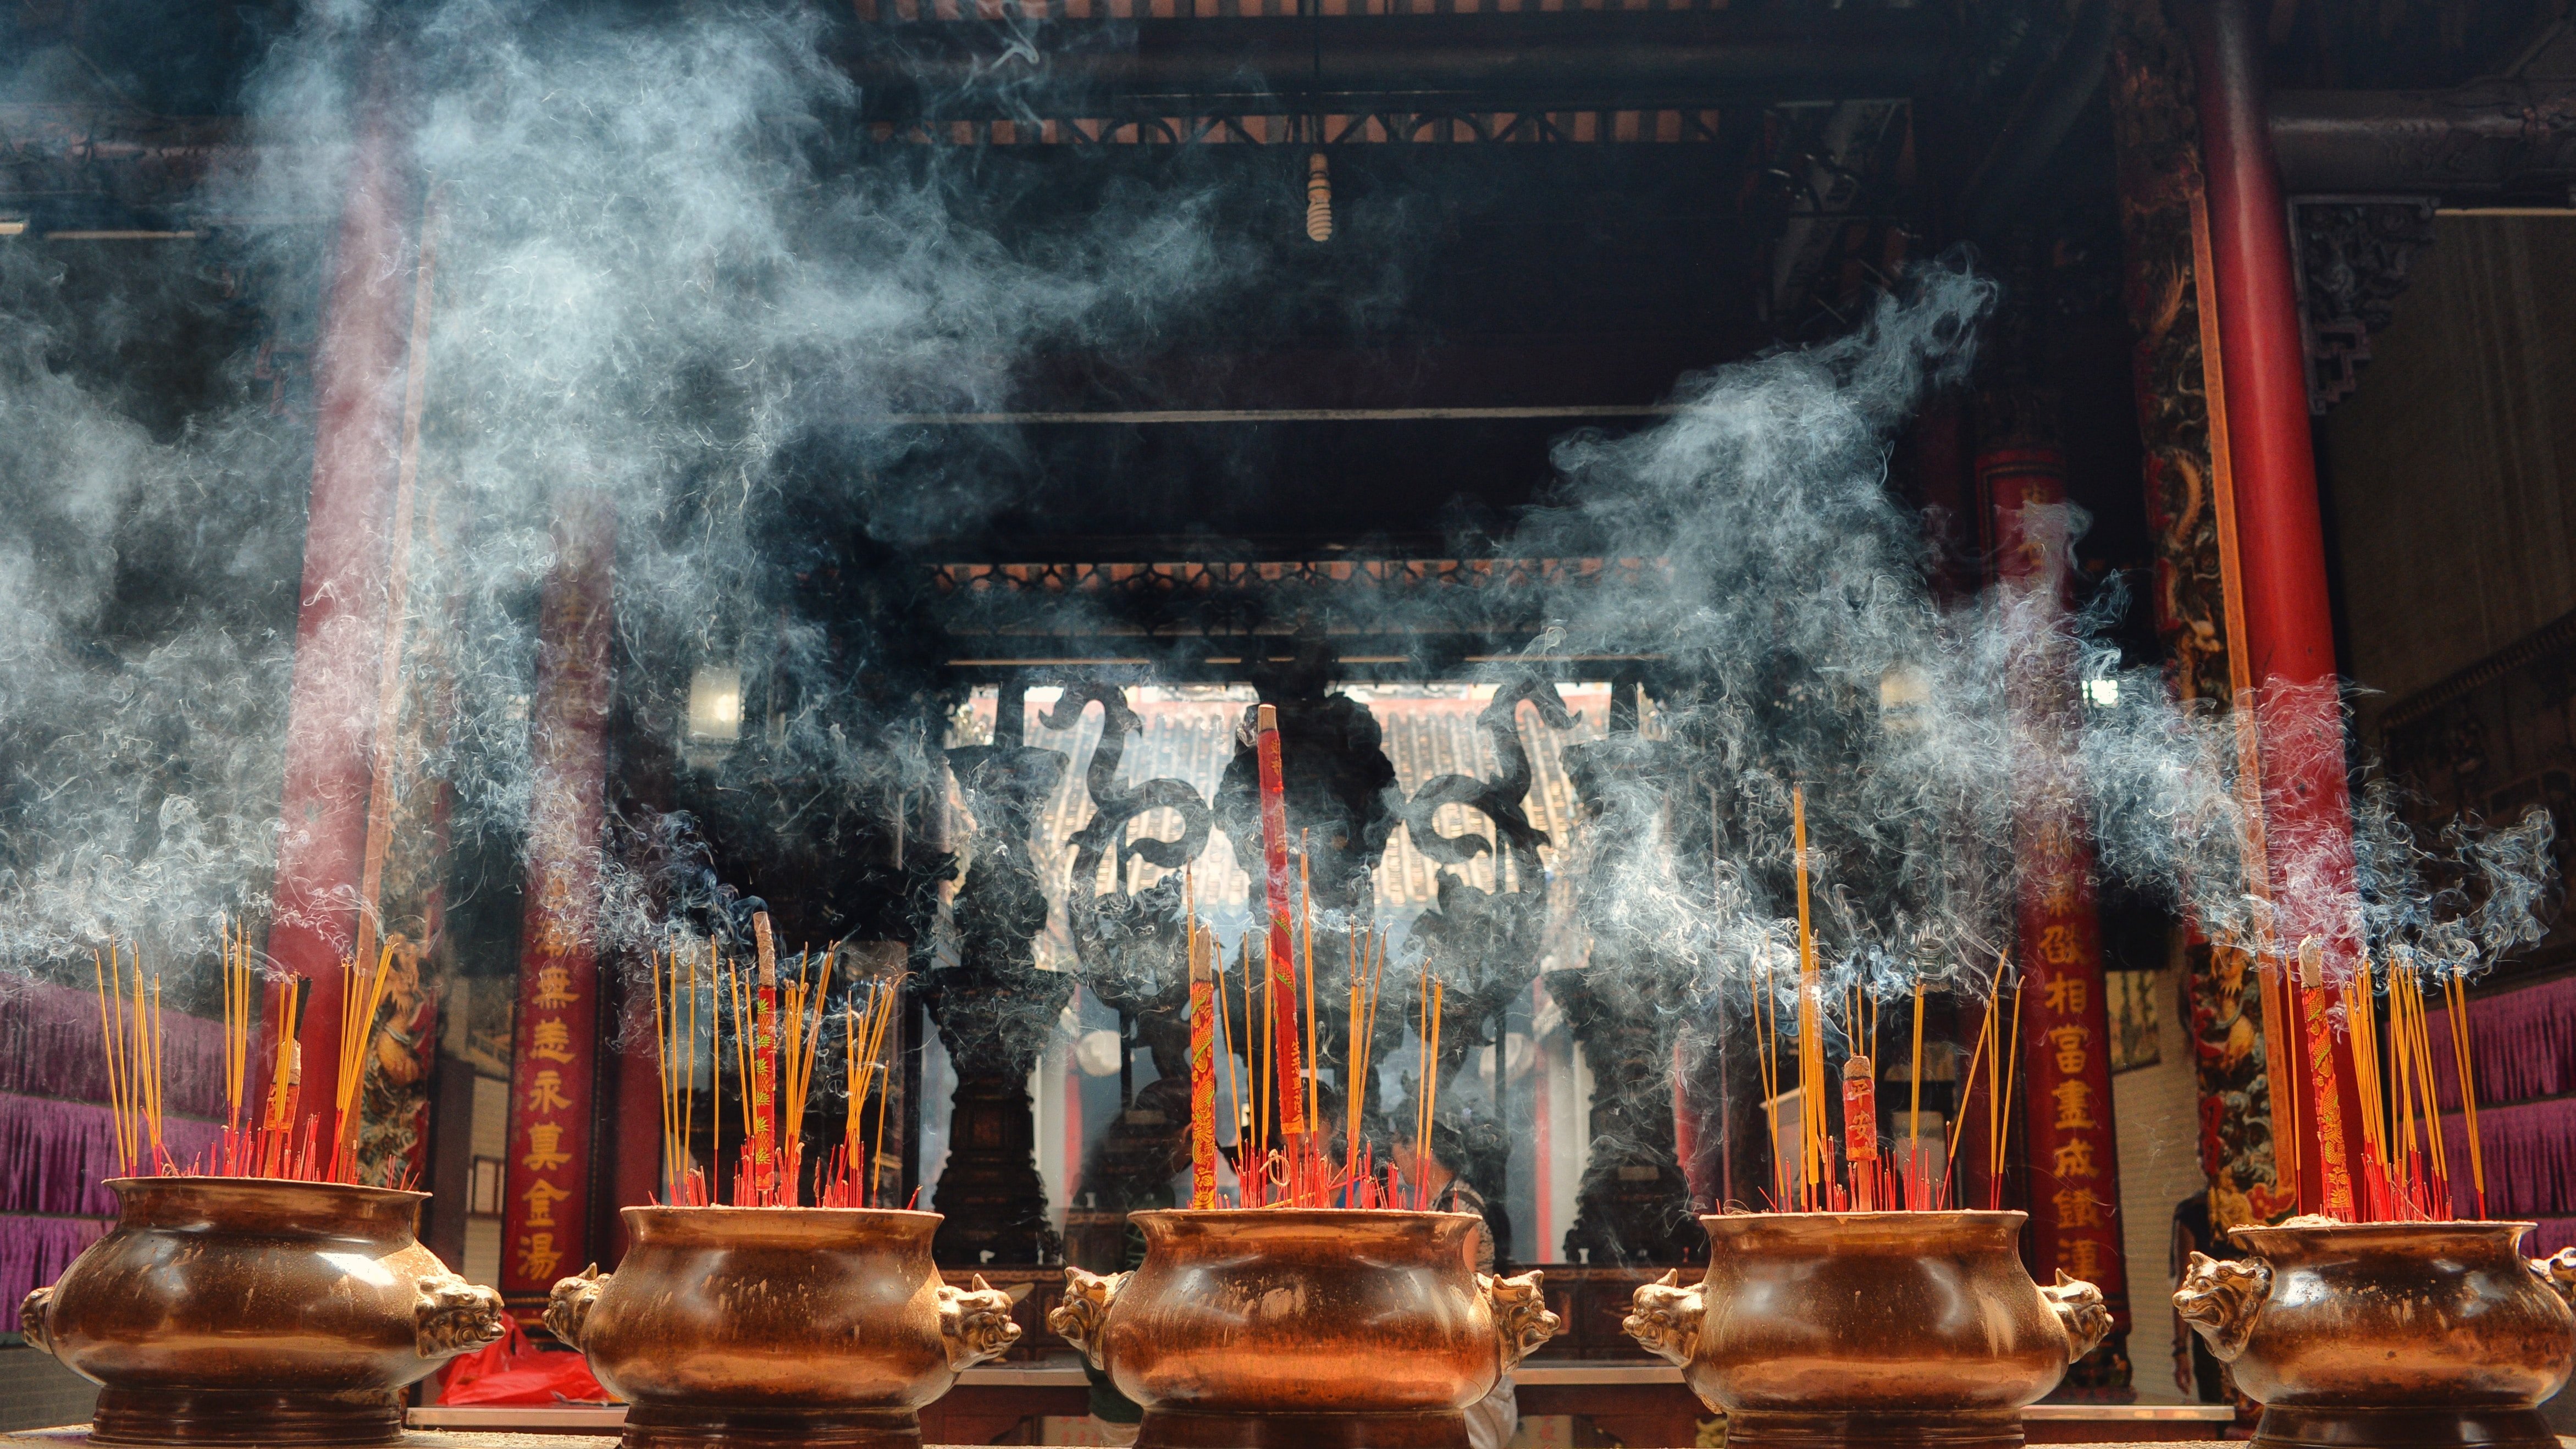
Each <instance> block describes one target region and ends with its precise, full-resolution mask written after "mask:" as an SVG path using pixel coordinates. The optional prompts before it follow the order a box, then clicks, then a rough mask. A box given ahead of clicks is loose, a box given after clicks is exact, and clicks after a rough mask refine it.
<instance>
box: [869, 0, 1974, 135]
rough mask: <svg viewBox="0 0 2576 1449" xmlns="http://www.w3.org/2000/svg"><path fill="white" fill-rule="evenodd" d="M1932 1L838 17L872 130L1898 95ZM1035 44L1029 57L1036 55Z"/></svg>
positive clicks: (1907, 91)
mask: <svg viewBox="0 0 2576 1449" xmlns="http://www.w3.org/2000/svg"><path fill="white" fill-rule="evenodd" d="M1948 40H1949V37H1948V32H1947V29H1946V27H1945V25H1944V23H1943V21H1942V20H1941V18H1940V16H1939V15H1938V14H1937V13H1936V12H1935V11H1934V9H1933V8H1931V7H1922V8H1913V9H1901V10H1897V9H1890V10H1876V9H1867V10H1864V9H1848V10H1813V11H1808V10H1802V11H1795V12H1780V11H1772V12H1758V11H1741V10H1560V11H1528V10H1524V11H1519V12H1516V13H1490V12H1480V13H1476V14H1466V15H1458V14H1450V15H1309V16H1304V17H1267V18H1245V17H1239V16H1236V17H1228V16H1214V17H1207V18H1191V19H1177V18H1175V19H1153V18H1147V19H1134V20H1089V21H1070V20H1068V21H1043V22H1038V23H1036V24H1034V25H1031V24H1025V23H1022V24H1014V25H1010V26H1004V25H1000V24H978V23H968V22H944V21H914V22H905V21H899V20H898V21H890V22H883V23H878V24H866V23H861V22H852V23H850V24H848V25H847V26H845V27H844V28H843V30H842V32H841V35H840V40H839V46H840V53H841V56H842V59H843V62H844V64H846V65H847V66H848V68H849V69H850V71H851V73H852V74H853V75H854V76H855V77H856V78H857V79H858V81H859V83H860V86H861V93H862V97H863V100H862V105H863V108H864V110H865V113H866V115H867V116H868V118H869V119H872V120H891V121H911V120H914V119H917V118H920V117H923V116H936V117H940V118H943V119H944V118H972V117H977V116H1009V117H1019V118H1039V117H1050V116H1052V117H1070V116H1081V117H1098V116H1170V115H1196V116H1217V115H1272V114H1277V113H1280V112H1281V111H1283V110H1285V111H1288V112H1291V113H1318V112H1323V113H1352V112H1368V111H1375V110H1390V109H1392V110H1405V111H1450V112H1454V111H1513V112H1518V111H1530V110H1584V109H1602V108H1617V109H1646V110H1655V109H1665V108H1681V109H1692V108H1700V107H1707V106H1716V105H1725V104H1746V103H1756V104H1759V103H1777V102H1784V101H1800V100H1809V101H1829V100H1845V99H1854V98H1861V97H1902V96H1907V95H1911V94H1913V93H1914V92H1915V91H1917V90H1918V89H1920V88H1921V86H1922V85H1923V84H1924V83H1925V82H1926V81H1927V79H1928V78H1929V77H1931V76H1932V75H1933V73H1934V72H1935V71H1936V70H1937V69H1938V68H1939V66H1940V64H1941V62H1942V59H1943V57H1944V55H1945V53H1946V51H1947V49H1948ZM1032 41H1034V45H1032Z"/></svg>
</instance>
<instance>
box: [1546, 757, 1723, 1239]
mask: <svg viewBox="0 0 2576 1449" xmlns="http://www.w3.org/2000/svg"><path fill="white" fill-rule="evenodd" d="M1632 718H1633V716H1632ZM1565 755H1566V769H1567V772H1568V773H1569V774H1570V775H1571V776H1572V777H1573V782H1574V788H1575V792H1576V794H1577V795H1578V796H1580V797H1581V799H1582V802H1583V806H1584V808H1585V810H1586V811H1587V813H1589V814H1592V815H1593V816H1595V817H1596V818H1598V817H1599V816H1601V815H1602V814H1603V813H1604V812H1606V811H1611V810H1617V809H1639V808H1653V809H1663V808H1666V807H1665V806H1664V805H1663V804H1662V803H1661V802H1663V801H1667V800H1669V799H1671V798H1672V792H1673V791H1674V790H1677V789H1687V788H1689V787H1688V786H1687V785H1686V784H1684V783H1683V782H1684V781H1686V780H1687V778H1688V776H1687V773H1686V771H1685V770H1684V769H1683V760H1682V757H1681V752H1680V751H1679V750H1678V749H1677V748H1676V747H1674V746H1671V745H1669V744H1667V743H1665V742H1663V741H1659V740H1644V739H1639V738H1637V737H1636V736H1635V735H1633V734H1614V735H1613V736H1612V737H1611V738H1609V739H1607V740H1603V741H1600V742H1597V743H1594V744H1588V745H1578V746H1575V747H1573V748H1571V749H1568V750H1567V751H1566V752H1565ZM1648 799H1651V800H1653V801H1655V802H1657V803H1655V804H1653V805H1652V806H1647V805H1645V804H1643V803H1642V802H1644V801H1645V800H1648ZM1633 833H1636V834H1640V835H1642V834H1644V832H1633ZM1577 904H1578V908H1579V909H1583V911H1584V914H1585V915H1586V917H1587V918H1588V924H1589V925H1590V926H1591V927H1592V931H1593V947H1592V960H1591V964H1590V965H1588V966H1586V967H1584V968H1582V969H1579V970H1569V971H1554V972H1550V973H1549V974H1548V975H1547V977H1546V978H1545V984H1546V987H1547V993H1548V995H1549V996H1551V997H1553V998H1555V1000H1556V1003H1557V1005H1558V1006H1559V1007H1561V1008H1562V1009H1563V1010H1564V1012H1565V1019H1566V1025H1567V1027H1568V1028H1569V1029H1570V1030H1571V1031H1572V1032H1573V1035H1574V1039H1575V1041H1576V1042H1578V1043H1580V1044H1581V1045H1582V1047H1583V1055H1584V1059H1585V1061H1586V1062H1587V1063H1588V1064H1589V1065H1590V1067H1591V1068H1592V1082H1593V1088H1592V1118H1591V1121H1590V1122H1589V1123H1588V1124H1586V1131H1587V1132H1588V1133H1589V1136H1590V1139H1591V1142H1590V1153H1589V1155H1588V1158H1587V1160H1586V1161H1585V1163H1584V1168H1583V1180H1582V1182H1581V1183H1580V1184H1579V1185H1578V1186H1577V1187H1576V1189H1575V1214H1574V1226H1573V1227H1572V1228H1570V1229H1568V1230H1567V1231H1566V1235H1565V1255H1566V1257H1568V1258H1569V1259H1573V1260H1575V1261H1577V1262H1581V1261H1586V1260H1587V1259H1588V1260H1589V1261H1590V1262H1593V1263H1596V1264H1626V1263H1685V1262H1690V1261H1692V1260H1694V1259H1698V1258H1702V1257H1704V1256H1705V1255H1706V1253H1707V1250H1708V1239H1707V1236H1706V1235H1705V1234H1703V1233H1702V1232H1701V1231H1700V1229H1699V1224H1698V1223H1697V1222H1696V1221H1695V1220H1694V1219H1693V1218H1692V1216H1691V1204H1690V1179H1689V1178H1688V1177H1687V1176H1686V1175H1685V1174H1684V1173H1683V1171H1682V1167H1681V1161H1680V1158H1679V1157H1678V1155H1677V1147H1676V1142H1675V1138H1674V1127H1673V1086H1672V1083H1673V1042H1674V1038H1675V1034H1676V1025H1677V1023H1679V1022H1680V1021H1681V1020H1682V1019H1683V1009H1684V1007H1685V1006H1686V1004H1687V1003H1688V999H1689V995H1690V987H1691V973H1690V972H1689V971H1688V970H1687V969H1686V968H1684V967H1682V966H1681V965H1679V964H1678V963H1675V962H1671V961H1668V960H1665V959H1664V958H1663V957H1661V956H1660V955H1659V954H1657V953H1656V952H1655V951H1654V949H1653V948H1652V945H1651V943H1648V942H1644V941H1640V940H1636V939H1633V938H1632V936H1631V934H1630V933H1629V932H1627V931H1625V930H1622V929H1621V928H1620V921H1621V917H1620V914H1619V912H1618V910H1617V905H1616V903H1615V902H1609V901H1603V902H1593V901H1589V900H1584V899H1582V898H1580V897H1578V902H1577ZM1595 907H1600V908H1601V909H1595Z"/></svg>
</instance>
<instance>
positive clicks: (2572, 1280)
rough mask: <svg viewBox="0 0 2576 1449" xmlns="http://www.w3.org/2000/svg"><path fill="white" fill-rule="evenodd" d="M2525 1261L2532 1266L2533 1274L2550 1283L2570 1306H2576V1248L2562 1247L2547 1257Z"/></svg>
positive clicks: (2554, 1290) (2552, 1288)
mask: <svg viewBox="0 0 2576 1449" xmlns="http://www.w3.org/2000/svg"><path fill="white" fill-rule="evenodd" d="M2523 1261H2524V1262H2525V1263H2526V1264H2528V1265H2529V1266H2530V1268H2531V1276H2533V1277H2535V1278H2537V1279H2539V1280H2540V1281H2541V1282H2543V1283H2546V1284H2548V1285H2549V1287H2550V1289H2551V1290H2552V1291H2553V1292H2555V1293H2557V1295H2558V1296H2559V1297H2561V1298H2563V1299H2566V1300H2567V1301H2568V1304H2569V1306H2570V1307H2576V1248H2561V1249H2559V1250H2558V1251H2557V1252H2555V1253H2552V1254H2550V1255H2549V1256H2548V1257H2546V1258H2526V1259H2524V1260H2523Z"/></svg>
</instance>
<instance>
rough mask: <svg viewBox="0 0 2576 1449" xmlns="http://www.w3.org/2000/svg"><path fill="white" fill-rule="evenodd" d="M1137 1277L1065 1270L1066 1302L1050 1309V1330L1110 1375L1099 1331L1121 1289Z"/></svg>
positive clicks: (1076, 1269) (1093, 1365)
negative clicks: (1101, 1351) (1102, 1358)
mask: <svg viewBox="0 0 2576 1449" xmlns="http://www.w3.org/2000/svg"><path fill="white" fill-rule="evenodd" d="M1132 1276H1134V1275H1133V1274H1128V1273H1112V1274H1110V1275H1108V1276H1107V1277H1105V1278H1104V1277H1102V1276H1101V1275H1100V1274H1098V1273H1088V1272H1085V1271H1083V1270H1082V1269H1080V1268H1067V1269H1065V1270H1064V1301H1063V1302H1061V1303H1059V1304H1057V1305H1056V1306H1055V1307H1053V1308H1050V1309H1048V1310H1047V1329H1048V1331H1049V1332H1051V1333H1053V1334H1055V1336H1056V1337H1058V1338H1061V1339H1063V1340H1064V1341H1065V1342H1067V1343H1069V1344H1072V1345H1073V1346H1074V1347H1075V1348H1078V1349H1080V1350H1082V1356H1083V1357H1084V1358H1086V1359H1089V1360H1090V1361H1091V1366H1092V1367H1093V1368H1096V1369H1099V1370H1101V1371H1102V1372H1103V1373H1106V1372H1108V1369H1109V1365H1107V1364H1105V1363H1102V1362H1101V1361H1100V1347H1101V1343H1100V1337H1101V1336H1100V1329H1101V1325H1103V1324H1105V1323H1107V1322H1108V1321H1109V1305H1110V1303H1111V1302H1112V1301H1113V1300H1115V1299H1116V1298H1117V1297H1118V1290H1119V1289H1121V1288H1124V1287H1126V1286H1127V1280H1128V1279H1129V1278H1130V1277H1132Z"/></svg>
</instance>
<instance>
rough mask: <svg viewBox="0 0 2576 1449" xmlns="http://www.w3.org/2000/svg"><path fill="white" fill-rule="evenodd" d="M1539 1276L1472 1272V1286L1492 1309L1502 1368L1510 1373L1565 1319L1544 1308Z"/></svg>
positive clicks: (1561, 1326)
mask: <svg viewBox="0 0 2576 1449" xmlns="http://www.w3.org/2000/svg"><path fill="white" fill-rule="evenodd" d="M1542 1281H1543V1280H1542V1278H1541V1276H1540V1275H1539V1274H1537V1273H1535V1272H1531V1273H1523V1274H1520V1275H1518V1276H1517V1277H1511V1278H1498V1277H1496V1276H1494V1275H1493V1274H1491V1273H1479V1274H1477V1275H1476V1288H1477V1290H1478V1291H1479V1292H1481V1293H1483V1294H1484V1295H1485V1302H1486V1303H1487V1304H1488V1305H1489V1306H1491V1307H1492V1309H1493V1310H1494V1336H1495V1337H1496V1338H1498V1339H1500V1340H1501V1342H1502V1349H1503V1372H1505V1373H1510V1372H1511V1371H1512V1370H1513V1369H1514V1368H1516V1367H1518V1366H1519V1365H1520V1361H1521V1360H1522V1359H1525V1358H1527V1357H1529V1356H1530V1355H1531V1354H1533V1353H1535V1352H1537V1351H1538V1346H1539V1345H1540V1344H1542V1343H1545V1342H1547V1341H1548V1340H1549V1339H1551V1338H1554V1337H1556V1334H1557V1330H1559V1329H1561V1328H1563V1327H1565V1320H1564V1319H1562V1318H1559V1317H1557V1316H1556V1315H1555V1314H1554V1313H1552V1312H1550V1311H1548V1306H1547V1294H1546V1292H1545V1291H1544V1290H1543V1289H1542V1288H1541V1286H1540V1285H1541V1283H1542Z"/></svg>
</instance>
